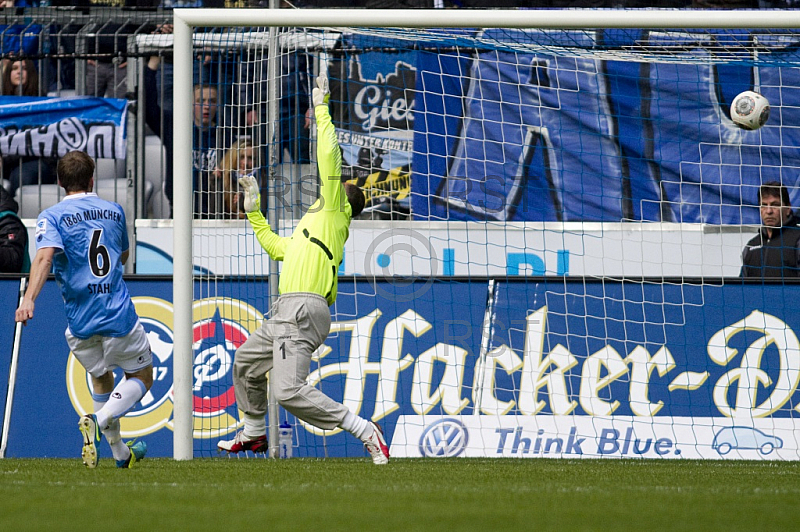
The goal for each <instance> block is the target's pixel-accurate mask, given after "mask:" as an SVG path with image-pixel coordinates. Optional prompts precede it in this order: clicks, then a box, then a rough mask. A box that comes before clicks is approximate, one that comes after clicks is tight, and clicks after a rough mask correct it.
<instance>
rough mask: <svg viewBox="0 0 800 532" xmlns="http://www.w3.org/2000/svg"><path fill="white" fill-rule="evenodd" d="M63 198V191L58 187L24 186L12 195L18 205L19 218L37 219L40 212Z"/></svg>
mask: <svg viewBox="0 0 800 532" xmlns="http://www.w3.org/2000/svg"><path fill="white" fill-rule="evenodd" d="M63 197H64V189H62V188H61V187H60V186H58V185H25V186H21V187H19V188H18V189H17V192H16V194H15V195H14V199H16V200H17V203H18V204H19V217H20V218H37V217H38V216H39V213H40V212H42V211H43V210H45V209H46V208H48V207H52V206H53V205H55V204H56V203H58V202H59V201H61V198H63Z"/></svg>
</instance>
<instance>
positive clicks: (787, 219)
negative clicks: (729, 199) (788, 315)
mask: <svg viewBox="0 0 800 532" xmlns="http://www.w3.org/2000/svg"><path fill="white" fill-rule="evenodd" d="M758 203H759V209H760V214H761V230H760V231H759V233H758V235H756V236H755V237H754V238H752V239H751V240H750V241H749V242H748V243H747V245H745V247H744V252H743V253H742V271H741V276H742V277H778V278H781V277H798V276H800V269H798V268H800V245H798V241H800V228H798V227H797V218H796V217H795V216H794V213H793V212H792V203H791V201H790V199H789V191H788V190H787V189H786V187H785V186H783V185H781V184H780V183H778V182H777V181H770V182H769V183H765V184H763V185H761V188H759V189H758Z"/></svg>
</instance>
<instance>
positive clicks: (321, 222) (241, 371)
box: [217, 77, 389, 464]
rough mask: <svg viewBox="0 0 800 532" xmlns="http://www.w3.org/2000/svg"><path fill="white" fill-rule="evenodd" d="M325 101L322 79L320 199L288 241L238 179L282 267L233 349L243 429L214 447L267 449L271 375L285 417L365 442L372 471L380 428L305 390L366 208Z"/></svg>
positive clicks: (250, 184)
mask: <svg viewBox="0 0 800 532" xmlns="http://www.w3.org/2000/svg"><path fill="white" fill-rule="evenodd" d="M328 96H329V91H328V80H327V78H325V77H320V78H318V79H317V87H316V88H315V89H314V90H313V92H312V100H313V103H314V113H315V115H316V119H317V122H316V123H317V164H318V166H319V174H320V180H321V184H320V195H319V198H318V199H317V201H316V202H314V204H313V205H312V206H311V208H310V209H309V210H308V212H307V213H306V214H305V216H303V218H302V219H301V220H300V223H299V224H298V225H297V228H296V229H295V230H294V233H293V234H292V236H290V237H288V238H287V237H280V236H278V235H277V234H275V233H274V232H273V231H272V229H271V228H270V226H269V224H268V223H267V221H266V220H265V219H264V215H263V214H261V211H260V209H259V206H260V205H261V201H260V198H259V193H258V185H257V183H256V180H255V179H254V178H253V177H251V176H245V177H242V178H240V179H239V185H240V186H241V187H242V188H243V189H244V209H245V211H246V212H247V219H248V220H250V225H252V226H253V231H254V232H255V234H256V238H257V239H258V241H259V243H260V244H261V247H263V248H264V250H265V251H266V252H267V253H268V254H269V256H270V257H271V258H272V260H282V261H283V262H284V264H283V269H282V273H281V276H280V283H279V285H278V291H279V292H280V297H279V298H278V301H277V302H276V304H275V306H274V307H273V312H272V314H271V316H270V318H269V319H268V320H266V321H264V323H263V324H262V325H261V327H260V328H259V329H258V330H257V331H255V332H254V333H253V334H252V335H250V337H249V338H248V339H247V341H246V342H245V343H244V344H242V345H241V346H240V347H239V349H237V350H236V357H235V361H234V364H233V384H234V389H235V392H236V402H237V403H238V407H239V410H241V411H243V412H244V429H243V430H241V431H239V432H237V433H236V436H235V437H234V439H232V440H227V441H220V442H219V443H218V444H217V447H218V448H219V449H220V450H221V451H227V452H229V453H238V452H240V451H253V452H264V451H266V450H267V437H266V431H267V427H266V421H265V416H266V414H267V379H266V374H267V372H269V373H270V383H271V385H272V387H273V389H274V391H275V398H276V399H277V401H278V404H280V405H281V406H282V407H283V408H285V409H286V410H287V411H288V412H290V413H292V414H293V415H294V416H295V417H297V418H298V419H301V420H303V421H305V422H307V423H310V424H312V425H314V426H317V427H319V428H322V429H326V430H330V429H334V428H336V427H340V428H342V429H344V430H346V431H348V432H350V433H351V434H353V435H354V436H355V437H357V438H359V439H360V440H361V441H363V442H364V445H365V446H366V448H367V450H368V451H369V454H370V455H371V456H372V461H373V462H374V463H375V464H385V463H387V462H388V461H389V448H388V446H387V444H386V440H385V439H384V437H383V433H382V432H381V429H380V427H378V425H376V424H375V423H373V422H371V421H367V420H366V419H364V418H361V417H359V416H356V415H355V414H353V413H352V412H350V411H349V409H348V408H347V407H346V406H344V405H343V404H341V403H338V402H336V401H334V400H333V399H331V398H330V397H328V396H327V395H325V394H324V393H322V392H321V391H320V390H318V389H316V388H314V387H313V386H310V385H308V384H307V383H306V377H308V372H309V367H310V365H311V354H312V353H313V352H314V351H315V350H316V349H317V348H318V347H319V346H320V345H322V343H323V342H324V341H325V339H326V338H327V337H328V333H329V332H330V327H331V314H330V309H329V307H330V305H332V304H333V302H334V301H335V300H336V288H337V272H338V269H339V264H340V263H341V261H342V255H343V254H344V243H345V241H346V240H347V237H348V234H349V226H350V220H351V219H352V217H353V216H357V215H358V214H359V213H360V212H361V210H362V209H363V208H364V194H363V192H361V189H359V188H358V187H357V186H355V185H351V184H349V183H345V184H344V185H343V184H342V178H341V175H342V154H341V151H340V149H339V144H338V142H337V141H336V130H335V129H334V127H333V124H332V123H331V116H330V114H329V112H328Z"/></svg>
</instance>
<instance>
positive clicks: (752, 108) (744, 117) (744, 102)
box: [731, 91, 769, 131]
mask: <svg viewBox="0 0 800 532" xmlns="http://www.w3.org/2000/svg"><path fill="white" fill-rule="evenodd" d="M731 120H733V123H734V124H736V125H737V126H739V127H740V128H742V129H747V130H751V131H752V130H754V129H758V128H760V127H761V126H763V125H764V124H766V123H767V120H769V100H767V99H766V98H764V97H763V96H762V95H760V94H759V93H757V92H753V91H744V92H742V93H740V94H739V95H738V96H736V98H734V99H733V103H731Z"/></svg>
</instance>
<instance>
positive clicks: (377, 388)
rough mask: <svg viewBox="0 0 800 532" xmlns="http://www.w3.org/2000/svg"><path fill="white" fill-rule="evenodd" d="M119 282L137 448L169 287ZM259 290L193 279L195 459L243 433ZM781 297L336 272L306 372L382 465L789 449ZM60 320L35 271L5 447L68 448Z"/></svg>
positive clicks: (81, 395) (158, 375)
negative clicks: (141, 378)
mask: <svg viewBox="0 0 800 532" xmlns="http://www.w3.org/2000/svg"><path fill="white" fill-rule="evenodd" d="M4 284H8V283H0V286H3V285H4ZM128 285H129V287H130V291H131V294H132V296H133V298H134V303H135V304H136V308H137V312H138V313H139V316H140V318H141V322H142V324H143V326H144V327H145V330H146V332H147V335H148V338H149V340H150V343H151V346H152V349H153V354H154V380H155V383H154V385H153V387H152V389H151V390H150V391H149V392H148V394H147V395H146V396H145V397H144V398H143V399H142V401H141V402H140V404H138V405H137V406H136V407H135V408H134V409H133V410H132V411H131V412H130V413H129V415H128V416H126V417H125V418H124V419H123V421H122V432H123V437H124V438H134V437H137V438H143V439H145V440H146V441H147V443H148V446H149V450H150V451H149V454H150V456H171V455H172V362H173V360H172V338H173V323H172V303H171V301H170V300H169V297H170V296H169V295H165V294H170V293H171V280H169V279H164V280H136V279H131V280H129V281H128ZM267 288H268V287H267V285H266V282H261V281H259V282H252V280H251V281H250V282H248V283H241V282H239V281H238V280H237V279H226V280H220V281H219V282H217V283H215V284H214V285H213V286H212V285H207V284H201V283H198V284H197V285H196V288H195V289H196V294H195V303H194V307H193V314H194V330H193V338H194V345H193V348H194V370H193V377H194V384H193V395H194V399H193V400H194V427H195V443H194V449H195V456H198V457H202V456H214V455H216V442H217V441H218V440H219V439H229V438H230V437H232V435H233V434H234V433H235V431H236V430H237V429H238V428H240V427H241V421H240V420H241V413H240V412H239V411H238V410H237V408H236V404H235V396H234V392H233V383H232V377H231V370H232V365H233V360H234V355H235V351H236V348H237V347H238V346H239V345H241V344H242V343H243V342H244V341H245V340H246V339H247V337H248V336H249V335H250V334H252V333H253V332H254V331H255V330H256V329H257V327H259V325H260V324H261V321H262V319H263V312H264V311H265V310H266V309H267V307H268V304H267V299H266V294H268V289H267ZM7 290H8V291H9V295H10V296H11V297H15V296H14V295H13V291H14V290H13V288H12V287H10V286H9V287H7ZM795 291H796V289H795V287H794V286H782V285H768V284H755V283H754V284H748V283H739V282H733V283H725V284H721V283H720V284H691V283H685V284H669V283H646V282H644V283H642V282H611V281H605V282H602V281H597V282H592V281H588V280H578V279H576V280H572V281H571V280H568V279H567V280H559V281H558V282H549V281H541V282H525V281H524V280H520V281H490V282H487V281H473V282H457V281H439V280H432V279H428V280H421V279H420V280H416V281H410V280H407V279H395V280H393V281H376V282H369V281H365V280H363V278H358V277H355V278H349V279H344V278H343V279H342V282H341V284H340V296H339V298H338V300H337V302H336V304H335V305H334V307H333V308H332V312H333V314H332V319H333V321H332V326H331V334H330V336H329V338H328V340H327V341H326V343H325V344H324V345H323V346H322V347H320V349H319V350H318V351H317V352H316V354H315V356H314V359H313V361H312V364H311V372H310V375H309V378H308V381H309V383H310V384H311V385H313V386H316V387H318V388H319V389H321V390H322V391H324V392H325V393H326V394H328V395H329V396H331V397H332V398H334V399H336V400H337V401H341V402H343V403H344V404H345V405H346V406H347V407H348V408H349V409H350V410H351V411H353V412H354V413H357V414H359V415H361V416H362V417H364V418H367V419H372V420H374V421H376V422H377V423H380V424H381V426H382V427H383V428H384V430H385V432H386V435H387V437H388V439H389V441H390V442H391V449H392V454H393V455H394V456H398V457H401V456H459V455H463V456H520V457H523V456H524V457H534V456H551V457H603V456H610V457H624V456H641V457H652V458H679V457H680V458H710V459H719V458H741V459H790V460H797V459H800V437H798V436H797V434H800V432H798V430H797V428H796V426H798V423H800V422H799V421H798V419H800V406H798V405H800V391H798V387H800V356H799V355H800V341H798V338H797V336H796V334H795V332H794V331H796V330H797V329H798V327H800V321H798V320H800V318H798V316H800V312H798V311H800V303H798V301H800V298H798V297H796V294H794V292H795ZM65 327H66V320H65V318H64V314H63V304H62V302H61V298H60V294H59V292H58V289H57V287H56V285H55V283H52V282H49V283H47V284H46V285H45V289H44V290H43V292H42V294H41V295H40V297H39V299H38V300H37V315H36V317H35V318H34V319H33V320H32V321H31V322H30V323H29V325H28V326H27V327H26V328H25V331H24V334H23V338H22V350H21V354H20V363H19V370H18V374H17V386H16V393H15V397H14V409H13V416H12V418H11V427H10V434H9V441H8V448H7V456H11V457H36V456H58V457H70V456H77V449H78V447H79V442H80V439H79V434H78V431H77V429H76V422H77V420H78V416H79V415H80V414H83V413H85V412H90V411H92V410H93V406H92V401H91V395H90V383H89V381H88V379H87V376H86V373H85V371H84V370H83V368H82V367H80V365H79V364H78V363H77V362H76V361H75V359H74V358H73V357H71V356H70V355H69V353H68V349H67V345H66V342H65V340H64V338H63V331H64V329H65ZM8 328H9V329H11V328H12V327H11V324H9V327H8ZM65 381H66V386H65V385H64V383H65ZM43 412H44V413H46V415H43ZM281 420H288V421H289V422H290V423H291V424H292V426H293V427H294V430H295V436H294V438H295V453H294V454H295V456H310V457H320V456H363V455H364V450H363V446H362V445H361V443H360V442H359V441H358V440H356V439H355V438H353V437H352V436H350V435H349V434H345V433H342V432H341V431H340V430H333V431H322V430H320V429H317V428H316V427H313V426H310V425H307V424H304V423H302V422H299V421H298V420H297V419H295V418H293V417H292V416H291V415H288V414H287V413H285V412H283V411H282V413H281ZM33 431H36V433H37V434H38V436H37V438H33V439H31V438H30V437H29V435H30V434H31V432H33ZM108 455H109V452H108V449H107V446H105V445H104V446H102V448H101V456H108Z"/></svg>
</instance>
